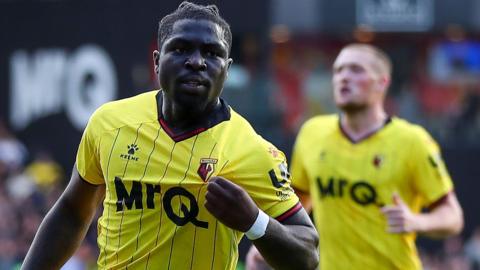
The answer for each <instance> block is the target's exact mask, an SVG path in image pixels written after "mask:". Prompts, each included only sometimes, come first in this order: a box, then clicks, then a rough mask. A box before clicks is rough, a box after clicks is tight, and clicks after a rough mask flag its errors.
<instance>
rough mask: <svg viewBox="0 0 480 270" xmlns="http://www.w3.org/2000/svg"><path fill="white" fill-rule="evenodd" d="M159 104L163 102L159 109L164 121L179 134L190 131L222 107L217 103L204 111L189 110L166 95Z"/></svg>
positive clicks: (160, 99)
mask: <svg viewBox="0 0 480 270" xmlns="http://www.w3.org/2000/svg"><path fill="white" fill-rule="evenodd" d="M162 94H163V93H162ZM158 102H161V103H160V104H159V105H160V106H159V107H160V108H159V109H160V114H161V117H162V119H163V120H164V121H165V122H166V123H167V124H168V126H169V127H170V128H173V129H174V130H176V131H178V132H181V131H185V130H189V129H190V128H192V127H195V126H197V125H198V124H199V123H201V122H202V121H203V120H204V119H205V118H206V117H207V116H208V115H209V114H210V113H211V112H212V111H214V110H215V109H216V108H217V107H218V106H220V105H221V104H220V102H219V101H217V103H215V104H214V105H211V106H208V107H207V108H205V109H204V110H202V111H195V110H188V109H185V108H183V107H182V106H179V105H178V104H176V103H175V102H173V101H172V100H170V99H169V98H168V97H166V96H165V94H163V96H162V97H161V98H159V100H158Z"/></svg>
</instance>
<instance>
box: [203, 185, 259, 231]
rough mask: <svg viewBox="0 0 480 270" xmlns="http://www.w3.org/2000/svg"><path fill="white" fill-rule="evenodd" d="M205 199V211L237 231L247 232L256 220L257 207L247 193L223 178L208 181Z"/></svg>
mask: <svg viewBox="0 0 480 270" xmlns="http://www.w3.org/2000/svg"><path fill="white" fill-rule="evenodd" d="M205 198H206V200H205V207H206V208H207V210H208V211H209V212H210V213H211V214H212V215H213V216H214V217H216V218H217V219H218V220H219V221H220V222H222V223H223V224H225V225H227V226H228V227H230V228H232V229H235V230H237V231H241V232H246V231H248V229H250V227H251V226H252V225H253V223H254V222H255V219H256V218H257V215H258V211H259V210H258V207H257V205H256V204H255V202H254V201H253V200H252V198H250V196H249V195H248V193H247V192H246V191H245V190H243V188H241V187H240V186H238V185H236V184H234V183H232V182H230V181H228V180H227V179H225V178H223V177H212V178H211V179H210V181H209V182H208V185H207V193H206V195H205Z"/></svg>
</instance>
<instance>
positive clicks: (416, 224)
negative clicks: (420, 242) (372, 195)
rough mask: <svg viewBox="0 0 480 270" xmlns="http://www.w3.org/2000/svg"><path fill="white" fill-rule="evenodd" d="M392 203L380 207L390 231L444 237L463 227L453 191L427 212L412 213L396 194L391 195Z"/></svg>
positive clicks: (459, 209)
mask: <svg viewBox="0 0 480 270" xmlns="http://www.w3.org/2000/svg"><path fill="white" fill-rule="evenodd" d="M393 203H394V204H393V205H390V206H385V207H383V208H382V209H381V211H382V213H383V214H384V215H385V217H386V218H387V222H388V231H389V232H391V233H410V232H416V233H419V234H423V235H426V236H429V237H434V238H444V237H447V236H451V235H455V234H458V233H460V232H461V230H462V229H463V211H462V208H461V207H460V203H459V202H458V199H457V197H456V195H455V193H454V192H450V193H448V194H447V195H445V197H444V198H442V199H441V200H440V201H439V203H438V204H436V205H435V207H434V208H433V209H431V210H430V211H429V212H427V213H418V214H416V213H413V212H412V211H411V210H410V209H409V208H408V206H407V205H406V204H405V202H403V200H402V199H401V198H400V196H399V195H398V194H394V195H393Z"/></svg>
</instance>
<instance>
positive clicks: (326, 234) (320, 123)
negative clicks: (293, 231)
mask: <svg viewBox="0 0 480 270" xmlns="http://www.w3.org/2000/svg"><path fill="white" fill-rule="evenodd" d="M339 123H340V121H339V117H338V116H337V115H329V116H318V117H315V118H313V119H311V120H309V121H307V122H306V123H305V124H304V125H303V127H302V128H301V130H300V133H299V135H298V137H297V140H296V143H295V147H294V151H293V156H292V164H291V165H292V170H291V172H292V185H293V186H294V187H295V188H296V189H298V190H301V191H304V192H308V193H310V195H311V198H312V202H313V215H314V220H315V224H316V227H317V230H318V232H319V236H320V264H321V267H320V268H321V269H324V270H331V269H403V270H409V269H421V265H420V261H419V259H418V256H417V251H416V248H415V235H414V234H404V235H396V234H390V233H388V232H387V223H386V219H385V217H384V215H383V214H382V213H381V212H380V208H381V207H382V206H384V205H389V204H392V195H393V194H394V192H397V193H398V194H399V195H400V197H401V198H402V199H403V200H404V201H405V202H406V203H407V204H408V206H409V207H410V209H412V210H413V211H414V212H419V211H421V209H422V207H428V206H430V205H432V204H433V203H435V202H436V201H437V200H439V199H440V198H442V197H443V196H445V195H446V194H447V193H448V192H449V191H450V190H451V189H452V181H451V179H450V176H449V175H448V172H447V170H446V168H445V165H444V163H443V161H442V159H441V157H440V151H439V147H438V145H437V144H436V143H435V141H434V140H433V139H432V138H431V137H430V136H429V134H428V133H427V132H426V131H425V130H424V129H423V128H421V127H419V126H417V125H413V124H410V123H408V122H407V121H405V120H402V119H399V118H396V117H393V118H390V119H389V120H388V121H387V123H386V124H385V125H384V126H383V127H382V128H381V129H380V130H378V131H377V132H375V133H374V134H372V135H370V136H369V137H367V138H365V139H363V140H361V141H359V142H356V143H355V142H352V141H351V140H350V139H349V138H348V137H347V136H346V135H345V133H344V132H343V131H342V129H341V127H340V124H339Z"/></svg>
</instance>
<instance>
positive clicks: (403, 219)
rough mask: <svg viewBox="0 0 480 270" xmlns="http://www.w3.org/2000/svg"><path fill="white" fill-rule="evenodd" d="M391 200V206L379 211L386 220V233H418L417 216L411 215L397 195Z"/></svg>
mask: <svg viewBox="0 0 480 270" xmlns="http://www.w3.org/2000/svg"><path fill="white" fill-rule="evenodd" d="M392 200H393V205H390V206H385V207H383V208H382V209H381V211H382V213H383V214H384V215H385V217H386V218H387V222H388V232H391V233H410V232H416V231H418V230H419V228H418V218H417V217H418V216H417V215H416V214H414V213H412V211H411V210H410V208H408V205H406V204H405V202H403V200H402V199H401V198H400V196H399V195H398V193H394V194H393V196H392Z"/></svg>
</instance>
